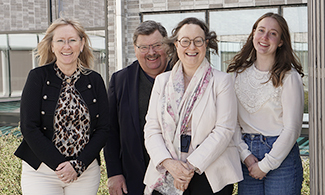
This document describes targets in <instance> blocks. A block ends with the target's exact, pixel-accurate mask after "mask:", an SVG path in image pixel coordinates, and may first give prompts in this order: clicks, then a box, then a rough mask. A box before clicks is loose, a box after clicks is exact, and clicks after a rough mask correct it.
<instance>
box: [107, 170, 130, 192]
mask: <svg viewBox="0 0 325 195" xmlns="http://www.w3.org/2000/svg"><path fill="white" fill-rule="evenodd" d="M107 187H108V192H109V194H110V195H123V193H124V194H127V193H128V190H127V187H126V183H125V178H124V176H123V175H115V176H113V177H110V178H108V180H107ZM122 190H123V192H122Z"/></svg>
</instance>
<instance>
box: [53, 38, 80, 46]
mask: <svg viewBox="0 0 325 195" xmlns="http://www.w3.org/2000/svg"><path fill="white" fill-rule="evenodd" d="M53 42H54V43H55V44H57V45H59V46H64V45H65V44H66V43H68V45H70V46H72V47H73V46H75V45H77V44H78V42H79V40H78V39H68V40H65V39H58V40H56V41H53Z"/></svg>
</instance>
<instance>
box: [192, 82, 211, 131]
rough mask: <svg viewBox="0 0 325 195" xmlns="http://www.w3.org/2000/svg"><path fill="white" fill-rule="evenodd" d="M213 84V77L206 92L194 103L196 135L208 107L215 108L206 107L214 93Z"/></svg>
mask: <svg viewBox="0 0 325 195" xmlns="http://www.w3.org/2000/svg"><path fill="white" fill-rule="evenodd" d="M212 85H213V78H211V80H210V81H209V84H208V86H207V88H206V89H205V92H204V93H203V95H202V96H201V98H200V99H198V101H197V102H196V103H195V104H194V106H193V110H192V113H193V115H192V124H193V126H192V136H193V137H195V133H196V128H195V127H197V126H198V123H199V121H201V117H202V115H203V113H204V111H206V109H214V108H206V106H207V104H208V103H209V102H208V101H211V99H209V97H210V96H211V95H210V94H211V93H212V90H213V89H212Z"/></svg>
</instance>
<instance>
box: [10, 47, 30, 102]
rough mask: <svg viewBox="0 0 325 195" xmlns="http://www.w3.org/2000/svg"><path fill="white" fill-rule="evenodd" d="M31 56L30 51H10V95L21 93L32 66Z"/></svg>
mask: <svg viewBox="0 0 325 195" xmlns="http://www.w3.org/2000/svg"><path fill="white" fill-rule="evenodd" d="M32 58H33V56H32V52H31V51H26V50H25V51H23V50H12V51H10V83H11V95H12V96H20V95H21V92H22V89H23V87H24V85H25V82H26V78H27V75H28V72H29V71H30V70H31V69H32V68H33V62H32V60H33V59H32Z"/></svg>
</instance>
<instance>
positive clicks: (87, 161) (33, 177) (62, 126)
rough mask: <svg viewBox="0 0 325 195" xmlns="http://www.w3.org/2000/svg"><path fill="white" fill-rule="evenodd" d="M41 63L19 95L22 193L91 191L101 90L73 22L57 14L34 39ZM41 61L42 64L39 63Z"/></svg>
mask: <svg viewBox="0 0 325 195" xmlns="http://www.w3.org/2000/svg"><path fill="white" fill-rule="evenodd" d="M36 53H37V55H36V57H38V59H39V64H40V65H43V66H40V67H38V68H35V69H33V70H31V71H30V73H29V75H28V78H27V81H26V84H25V87H24V89H23V93H22V96H21V108H20V117H21V131H22V134H23V137H24V138H23V141H22V143H21V145H20V146H19V148H18V149H17V151H16V152H15V155H16V156H18V157H19V158H21V159H22V160H23V162H22V163H23V165H22V180H21V182H22V183H21V184H22V191H23V194H26V195H27V194H33V195H37V194H40V195H43V194H54V193H55V194H62V195H63V194H65V195H69V194H78V195H80V194H85V195H90V194H94V195H95V194H97V190H98V187H99V181H100V169H99V164H100V161H99V160H100V159H99V152H100V150H101V149H102V147H103V146H104V145H105V142H106V139H107V132H108V123H107V121H108V120H107V118H108V112H107V106H108V103H107V94H106V89H105V85H104V82H103V80H102V78H101V76H100V75H99V74H98V73H96V72H94V71H92V70H91V67H92V65H93V54H92V50H91V47H90V46H89V37H88V36H87V34H86V33H85V30H84V28H83V27H82V26H81V25H80V23H79V22H77V21H75V20H69V19H62V18H60V19H57V20H56V21H54V22H53V23H52V24H51V26H50V27H49V28H48V29H47V31H46V34H45V37H44V38H43V39H42V41H41V42H40V43H39V44H38V47H37V50H36ZM44 64H46V65H44Z"/></svg>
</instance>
